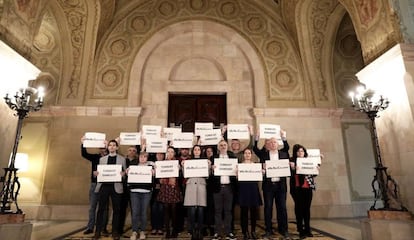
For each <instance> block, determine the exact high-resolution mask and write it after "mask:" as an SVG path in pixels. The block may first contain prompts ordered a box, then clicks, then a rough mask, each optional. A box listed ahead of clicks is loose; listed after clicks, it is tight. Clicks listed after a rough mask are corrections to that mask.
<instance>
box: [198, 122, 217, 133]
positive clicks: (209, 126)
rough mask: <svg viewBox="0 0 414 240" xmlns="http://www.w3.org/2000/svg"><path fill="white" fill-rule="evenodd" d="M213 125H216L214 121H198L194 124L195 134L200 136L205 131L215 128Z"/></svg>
mask: <svg viewBox="0 0 414 240" xmlns="http://www.w3.org/2000/svg"><path fill="white" fill-rule="evenodd" d="M213 127H214V124H213V123H212V122H208V123H201V122H196V123H195V124H194V135H195V136H200V134H202V132H203V131H208V130H213Z"/></svg>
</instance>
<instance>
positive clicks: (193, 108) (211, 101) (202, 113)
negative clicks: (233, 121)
mask: <svg viewBox="0 0 414 240" xmlns="http://www.w3.org/2000/svg"><path fill="white" fill-rule="evenodd" d="M195 122H213V123H214V125H215V126H220V124H226V123H227V111H226V95H177V94H170V95H169V104H168V123H169V124H172V123H174V124H175V125H182V131H183V132H194V123H195Z"/></svg>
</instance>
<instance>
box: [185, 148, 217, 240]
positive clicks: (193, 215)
mask: <svg viewBox="0 0 414 240" xmlns="http://www.w3.org/2000/svg"><path fill="white" fill-rule="evenodd" d="M191 152H192V159H200V158H201V147H200V145H194V146H193V149H192V151H191ZM186 161H192V160H190V159H187V160H183V162H182V164H183V166H184V162H186ZM210 165H211V163H210ZM206 184H207V183H206V178H205V177H191V178H187V181H186V188H185V195H184V206H185V207H187V208H188V217H189V219H188V224H189V226H188V231H189V233H190V234H191V239H192V240H198V239H201V238H202V236H201V228H202V226H203V220H204V208H205V207H206V206H207V188H206Z"/></svg>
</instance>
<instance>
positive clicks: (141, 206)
mask: <svg viewBox="0 0 414 240" xmlns="http://www.w3.org/2000/svg"><path fill="white" fill-rule="evenodd" d="M150 200H151V192H148V193H140V192H131V222H132V231H134V232H139V231H145V230H146V229H147V209H148V205H149V202H150Z"/></svg>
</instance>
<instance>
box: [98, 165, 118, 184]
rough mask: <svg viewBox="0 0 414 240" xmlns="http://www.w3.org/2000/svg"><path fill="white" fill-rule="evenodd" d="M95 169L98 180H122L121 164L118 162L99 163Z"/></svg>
mask: <svg viewBox="0 0 414 240" xmlns="http://www.w3.org/2000/svg"><path fill="white" fill-rule="evenodd" d="M97 171H98V176H97V179H96V180H97V181H98V182H122V175H121V172H122V165H120V164H99V165H98V166H97Z"/></svg>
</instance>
